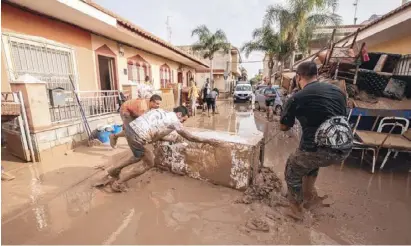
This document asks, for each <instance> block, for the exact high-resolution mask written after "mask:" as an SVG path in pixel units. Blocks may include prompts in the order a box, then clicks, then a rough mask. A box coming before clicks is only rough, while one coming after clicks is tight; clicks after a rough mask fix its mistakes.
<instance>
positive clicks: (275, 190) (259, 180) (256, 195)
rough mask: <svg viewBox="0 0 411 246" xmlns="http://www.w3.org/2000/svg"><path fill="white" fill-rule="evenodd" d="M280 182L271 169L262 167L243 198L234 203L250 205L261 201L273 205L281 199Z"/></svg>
mask: <svg viewBox="0 0 411 246" xmlns="http://www.w3.org/2000/svg"><path fill="white" fill-rule="evenodd" d="M281 190H282V182H281V180H280V178H278V176H277V175H276V174H275V173H274V172H273V170H272V169H271V168H268V167H263V168H261V170H260V173H258V174H257V176H256V177H255V179H254V183H253V184H252V185H251V186H249V187H248V188H247V190H246V191H245V192H244V194H243V196H242V197H240V198H239V199H238V200H237V201H236V202H237V203H244V204H251V203H253V202H254V201H261V202H263V203H266V204H268V205H270V206H271V205H274V204H275V203H277V202H278V200H279V198H280V197H281Z"/></svg>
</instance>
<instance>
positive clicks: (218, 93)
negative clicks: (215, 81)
mask: <svg viewBox="0 0 411 246" xmlns="http://www.w3.org/2000/svg"><path fill="white" fill-rule="evenodd" d="M213 91H215V92H216V93H217V95H216V98H215V113H216V114H218V107H217V100H218V97H219V96H220V91H219V90H218V89H217V88H214V89H213Z"/></svg>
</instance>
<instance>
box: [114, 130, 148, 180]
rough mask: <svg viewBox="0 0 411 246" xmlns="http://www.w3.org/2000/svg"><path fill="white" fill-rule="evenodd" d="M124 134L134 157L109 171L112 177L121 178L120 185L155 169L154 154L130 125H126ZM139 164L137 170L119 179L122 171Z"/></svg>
mask: <svg viewBox="0 0 411 246" xmlns="http://www.w3.org/2000/svg"><path fill="white" fill-rule="evenodd" d="M124 126H125V128H124V133H125V137H126V139H127V143H128V145H129V147H130V150H131V152H132V153H133V156H132V157H130V158H129V159H127V160H124V161H122V162H119V163H118V164H117V165H115V166H114V167H112V168H110V169H109V170H107V172H108V174H109V175H110V176H112V177H115V178H119V179H118V182H119V183H124V182H126V181H128V180H130V179H132V178H135V177H138V176H139V175H141V174H143V173H145V172H146V171H147V170H149V169H151V168H152V167H154V154H153V152H152V151H151V150H149V149H148V148H147V146H146V145H145V144H143V143H141V141H140V140H139V138H138V136H137V135H136V134H135V133H134V131H133V130H132V129H131V128H130V126H129V125H128V124H125V125H124ZM132 164H138V165H136V166H135V168H134V169H133V170H132V171H131V172H130V173H128V174H127V175H125V176H123V177H121V178H120V177H119V176H120V173H121V170H122V169H123V168H125V167H127V166H129V165H132Z"/></svg>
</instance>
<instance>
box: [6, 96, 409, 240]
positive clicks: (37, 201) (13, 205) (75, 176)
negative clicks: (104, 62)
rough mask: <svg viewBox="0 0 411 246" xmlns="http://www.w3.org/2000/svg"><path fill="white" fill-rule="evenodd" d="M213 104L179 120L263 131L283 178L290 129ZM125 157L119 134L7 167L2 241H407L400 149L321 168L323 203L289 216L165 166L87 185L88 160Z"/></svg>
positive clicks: (294, 138)
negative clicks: (377, 161) (113, 140)
mask: <svg viewBox="0 0 411 246" xmlns="http://www.w3.org/2000/svg"><path fill="white" fill-rule="evenodd" d="M244 107H245V108H244ZM219 111H220V114H218V115H216V116H213V117H207V116H206V115H198V116H196V117H193V118H191V119H190V120H189V121H188V122H187V125H188V126H191V127H200V128H206V129H212V130H214V129H215V130H221V131H229V132H232V133H236V134H237V133H238V134H247V132H248V129H250V130H251V131H254V130H255V129H257V130H259V131H263V132H264V134H265V137H266V139H267V145H266V151H265V163H264V164H265V165H266V166H270V167H272V168H273V169H274V171H275V172H276V173H277V174H278V175H279V177H280V178H282V179H283V172H284V167H285V161H286V159H287V157H288V155H289V154H290V153H291V152H292V151H294V150H295V148H296V147H297V146H298V138H299V134H300V132H299V131H298V130H296V131H293V132H290V133H282V132H281V133H279V131H278V126H277V125H278V122H270V123H268V122H266V121H265V119H264V113H263V112H250V111H249V110H247V105H245V106H244V105H238V106H236V107H234V105H233V104H232V103H229V102H226V103H224V104H220V105H219ZM239 111H242V112H240V113H239V114H238V112H239ZM245 113H248V114H250V116H249V117H246V116H245V115H246V114H245ZM244 119H245V121H244ZM253 122H254V125H252V123H253ZM129 154H130V151H129V150H128V149H127V145H126V144H125V142H124V141H122V142H120V145H119V149H117V150H114V151H113V150H111V149H110V148H109V147H98V148H97V147H94V148H91V149H90V148H84V149H83V148H82V149H79V150H78V151H76V152H74V153H72V154H69V155H67V156H64V155H59V156H57V155H52V156H51V157H50V159H49V162H48V163H42V164H36V165H31V166H27V167H23V168H17V169H14V170H13V168H9V167H8V168H9V169H8V170H11V171H10V172H11V174H13V175H15V176H16V179H15V180H13V181H8V182H2V208H3V209H2V243H3V244H411V234H410V233H409V232H410V231H411V173H408V168H409V159H410V158H408V160H407V157H408V156H406V157H404V156H403V155H401V154H400V155H399V157H398V158H399V159H398V160H397V161H395V160H391V161H389V162H388V163H387V166H386V168H384V170H383V171H381V172H377V173H375V174H374V175H372V174H371V173H370V167H369V165H368V164H367V162H365V163H364V165H363V166H362V167H360V165H359V160H358V155H355V154H354V156H353V157H351V158H350V159H349V160H348V161H347V164H346V165H345V167H344V169H343V170H340V166H339V165H334V166H330V167H327V168H322V169H321V170H320V174H319V178H318V182H317V188H318V190H319V193H320V194H328V195H330V198H329V199H328V200H329V202H330V203H332V206H331V207H330V208H322V209H318V210H314V211H312V212H310V213H308V216H307V220H306V221H304V222H300V223H295V222H294V221H292V220H290V219H288V218H287V217H285V216H283V214H282V211H281V210H273V209H271V208H268V207H265V206H263V205H261V204H252V205H244V204H237V203H235V202H234V201H235V200H236V199H237V198H238V197H239V196H240V195H241V192H238V191H236V190H233V189H229V188H224V187H221V186H216V185H212V184H209V183H206V182H202V181H199V180H194V179H191V178H188V177H183V176H178V175H173V174H170V173H168V172H160V171H155V170H153V171H150V172H148V173H146V174H144V175H142V176H141V177H139V178H137V179H134V180H131V181H129V183H128V185H129V187H130V190H129V192H128V193H125V194H117V193H109V192H107V191H104V190H97V189H92V188H91V184H92V183H93V182H94V181H95V180H96V179H97V178H99V176H101V175H103V174H104V173H103V172H102V171H98V170H95V169H93V166H94V165H96V164H103V163H107V162H108V161H110V160H111V161H113V160H117V159H118V158H126V157H127V155H129ZM57 157H58V158H57ZM61 158H63V159H61ZM64 158H66V159H67V160H64ZM401 158H402V159H401ZM404 158H405V159H404ZM366 159H370V158H366ZM407 161H408V163H407ZM398 162H400V163H398ZM3 163H4V161H3ZM3 165H12V162H10V161H9V163H4V164H3ZM252 218H258V219H261V220H263V221H264V222H265V223H267V225H268V227H269V232H260V231H254V230H250V229H248V228H247V227H245V225H246V223H247V221H249V219H252Z"/></svg>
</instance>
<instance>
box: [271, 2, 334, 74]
mask: <svg viewBox="0 0 411 246" xmlns="http://www.w3.org/2000/svg"><path fill="white" fill-rule="evenodd" d="M337 6H338V0H287V5H286V6H284V5H281V4H276V5H271V6H269V7H268V8H267V12H266V15H265V17H264V21H265V23H266V24H269V25H271V24H275V26H276V27H277V28H278V29H279V32H280V36H281V39H282V40H284V41H287V42H290V43H292V44H293V46H292V55H291V63H290V66H291V67H292V66H293V65H294V57H295V52H296V51H297V50H300V51H302V52H303V53H306V52H307V50H308V42H309V41H310V39H311V38H312V35H313V31H314V30H315V28H316V27H318V26H321V25H326V24H333V25H339V24H340V23H341V17H340V16H338V15H336V14H335V13H334V12H335V9H336V8H337Z"/></svg>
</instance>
